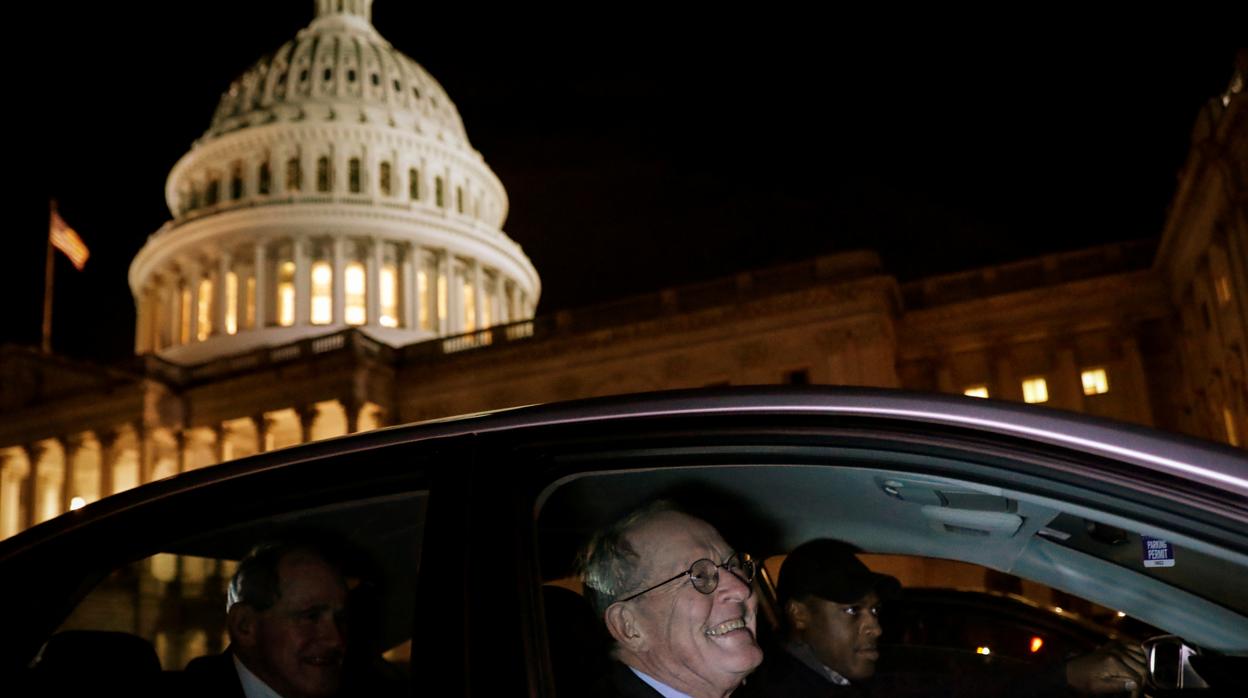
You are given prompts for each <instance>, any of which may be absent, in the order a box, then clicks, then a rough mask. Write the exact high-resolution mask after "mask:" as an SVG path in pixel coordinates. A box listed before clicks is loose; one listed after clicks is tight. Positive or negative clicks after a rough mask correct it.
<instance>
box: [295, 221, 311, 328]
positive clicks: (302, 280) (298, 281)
mask: <svg viewBox="0 0 1248 698" xmlns="http://www.w3.org/2000/svg"><path fill="white" fill-rule="evenodd" d="M294 248H295V326H296V327H299V326H302V325H306V324H308V320H309V318H310V316H311V314H312V311H311V308H312V305H311V304H312V264H311V261H310V260H309V258H308V239H307V237H305V236H303V235H298V236H296V237H295V239H294Z"/></svg>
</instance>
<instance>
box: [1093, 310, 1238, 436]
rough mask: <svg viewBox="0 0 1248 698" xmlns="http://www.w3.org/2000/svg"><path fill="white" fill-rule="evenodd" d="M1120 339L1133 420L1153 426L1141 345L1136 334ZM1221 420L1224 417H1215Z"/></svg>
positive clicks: (1128, 334) (1110, 378)
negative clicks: (1132, 406) (1132, 407)
mask: <svg viewBox="0 0 1248 698" xmlns="http://www.w3.org/2000/svg"><path fill="white" fill-rule="evenodd" d="M1119 336H1120V337H1124V339H1123V340H1122V343H1121V344H1120V345H1119V348H1120V351H1121V352H1122V358H1123V364H1124V365H1125V366H1126V369H1127V371H1126V373H1127V375H1126V376H1125V378H1126V383H1127V385H1128V386H1129V388H1128V389H1129V390H1130V393H1131V404H1132V405H1134V409H1133V410H1132V412H1133V414H1132V419H1134V420H1135V421H1136V423H1138V424H1143V425H1145V426H1150V427H1151V426H1153V405H1152V402H1151V401H1150V400H1149V396H1148V380H1147V378H1146V374H1145V372H1144V371H1145V370H1144V360H1143V358H1142V357H1141V356H1140V345H1139V342H1137V341H1136V340H1135V334H1134V332H1132V331H1130V330H1124V331H1122V332H1120V333H1119ZM1109 380H1110V381H1111V382H1110V384H1109V389H1110V390H1113V389H1114V384H1113V382H1112V381H1114V380H1116V377H1115V376H1110V377H1109ZM1215 416H1216V417H1218V418H1219V419H1220V418H1221V417H1222V415H1215Z"/></svg>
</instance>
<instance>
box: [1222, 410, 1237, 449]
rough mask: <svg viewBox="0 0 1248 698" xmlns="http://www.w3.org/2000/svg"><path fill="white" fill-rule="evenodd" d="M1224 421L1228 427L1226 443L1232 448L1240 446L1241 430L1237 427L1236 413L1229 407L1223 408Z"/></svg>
mask: <svg viewBox="0 0 1248 698" xmlns="http://www.w3.org/2000/svg"><path fill="white" fill-rule="evenodd" d="M1222 421H1223V422H1224V423H1225V425H1226V442H1227V443H1228V444H1230V445H1232V446H1238V445H1239V429H1238V428H1237V427H1236V426H1235V421H1236V420H1235V413H1234V412H1232V411H1231V408H1229V407H1223V408H1222Z"/></svg>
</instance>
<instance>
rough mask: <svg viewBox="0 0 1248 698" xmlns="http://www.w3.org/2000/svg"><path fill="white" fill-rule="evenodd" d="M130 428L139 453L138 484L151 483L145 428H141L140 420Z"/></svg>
mask: <svg viewBox="0 0 1248 698" xmlns="http://www.w3.org/2000/svg"><path fill="white" fill-rule="evenodd" d="M131 427H132V428H133V429H134V442H135V447H136V448H137V449H138V451H139V484H140V485H143V484H146V483H149V482H151V481H152V458H151V451H150V446H149V444H148V442H147V428H146V427H144V426H143V421H142V420H135V421H134V422H132V423H131Z"/></svg>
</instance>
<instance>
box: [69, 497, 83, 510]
mask: <svg viewBox="0 0 1248 698" xmlns="http://www.w3.org/2000/svg"><path fill="white" fill-rule="evenodd" d="M86 505H87V500H85V499H83V498H82V497H74V498H73V499H71V500H69V510H70V511H74V510H75V509H81V508H83V507H85V506H86Z"/></svg>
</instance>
